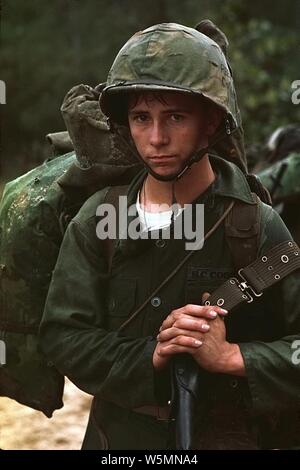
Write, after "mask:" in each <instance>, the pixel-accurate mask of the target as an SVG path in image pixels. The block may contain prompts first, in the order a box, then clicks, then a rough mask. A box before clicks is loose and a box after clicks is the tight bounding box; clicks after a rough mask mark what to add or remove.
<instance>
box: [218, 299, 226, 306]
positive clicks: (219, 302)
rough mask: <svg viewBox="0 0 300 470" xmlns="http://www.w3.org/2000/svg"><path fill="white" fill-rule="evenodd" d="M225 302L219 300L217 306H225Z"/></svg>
mask: <svg viewBox="0 0 300 470" xmlns="http://www.w3.org/2000/svg"><path fill="white" fill-rule="evenodd" d="M224 302H225V300H224V299H218V300H217V305H218V306H219V307H221V306H222V305H223V304H224Z"/></svg>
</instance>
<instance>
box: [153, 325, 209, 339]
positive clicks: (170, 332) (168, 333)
mask: <svg viewBox="0 0 300 470" xmlns="http://www.w3.org/2000/svg"><path fill="white" fill-rule="evenodd" d="M203 326H205V325H203ZM207 326H208V329H206V328H204V329H202V330H201V331H202V332H201V331H200V330H198V331H197V330H196V331H195V330H183V329H181V328H174V327H173V328H168V329H167V330H163V331H161V332H160V333H159V334H158V335H157V337H156V339H157V341H159V342H164V341H169V340H171V339H173V338H176V336H182V335H184V336H189V337H191V338H194V339H199V340H200V341H201V340H202V335H203V333H206V332H207V331H208V330H209V325H207Z"/></svg>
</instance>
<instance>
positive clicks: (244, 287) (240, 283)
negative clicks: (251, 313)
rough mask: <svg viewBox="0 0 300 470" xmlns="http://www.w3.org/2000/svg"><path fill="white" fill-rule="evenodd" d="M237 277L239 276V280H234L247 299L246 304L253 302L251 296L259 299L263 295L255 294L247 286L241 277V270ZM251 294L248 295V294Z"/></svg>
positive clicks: (249, 286) (250, 287) (244, 279)
mask: <svg viewBox="0 0 300 470" xmlns="http://www.w3.org/2000/svg"><path fill="white" fill-rule="evenodd" d="M238 275H239V276H240V278H241V280H242V281H241V280H240V279H236V280H237V283H238V287H239V289H240V290H241V291H242V292H243V293H244V294H245V295H246V296H247V297H248V300H247V303H248V304H250V303H251V302H253V300H254V299H253V295H254V297H261V296H262V295H263V292H256V290H255V289H254V288H253V287H252V286H251V285H250V284H249V281H248V279H247V278H246V277H245V276H244V275H243V268H241V269H239V270H238ZM249 291H250V292H251V293H250V292H249Z"/></svg>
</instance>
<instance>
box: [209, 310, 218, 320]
mask: <svg viewBox="0 0 300 470" xmlns="http://www.w3.org/2000/svg"><path fill="white" fill-rule="evenodd" d="M217 315H218V314H217V312H215V311H214V310H211V311H210V312H209V316H210V317H212V318H216V316H217Z"/></svg>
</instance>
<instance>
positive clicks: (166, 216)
mask: <svg viewBox="0 0 300 470" xmlns="http://www.w3.org/2000/svg"><path fill="white" fill-rule="evenodd" d="M136 208H137V211H138V216H139V219H140V223H141V231H142V232H147V231H150V230H158V229H160V228H166V227H168V226H169V225H170V224H171V217H172V211H171V210H169V211H163V212H148V211H146V210H144V209H143V208H142V207H141V204H140V191H139V193H138V196H137V200H136ZM182 211H183V208H180V209H179V210H178V212H177V214H176V215H175V219H176V218H177V217H178V216H179V215H180V214H181V212H182Z"/></svg>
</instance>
